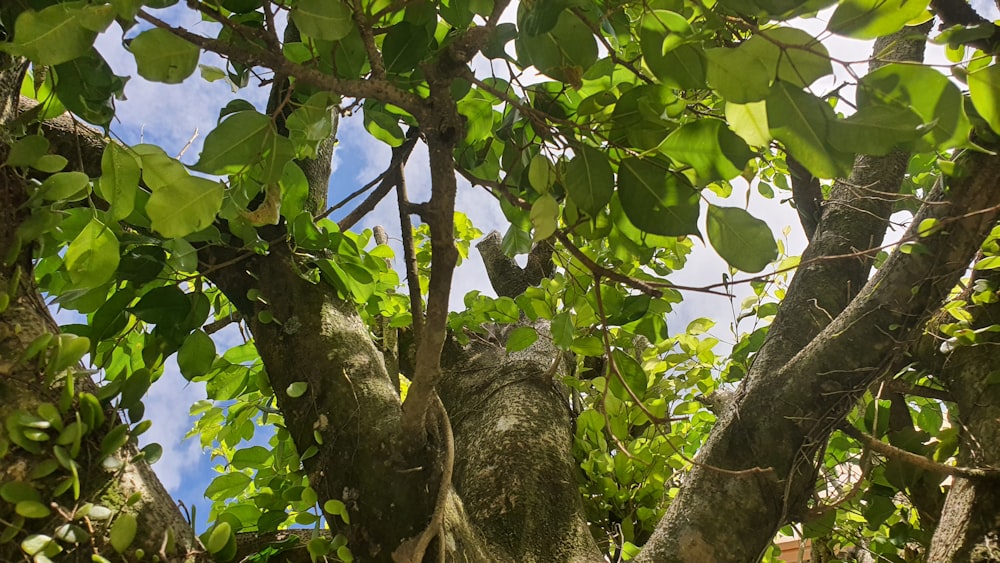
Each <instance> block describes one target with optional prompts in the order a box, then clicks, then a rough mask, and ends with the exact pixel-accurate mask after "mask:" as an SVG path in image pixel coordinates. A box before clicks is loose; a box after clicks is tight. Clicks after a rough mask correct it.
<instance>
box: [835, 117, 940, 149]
mask: <svg viewBox="0 0 1000 563" xmlns="http://www.w3.org/2000/svg"><path fill="white" fill-rule="evenodd" d="M922 124H923V122H922V120H921V119H920V116H919V115H917V114H915V113H913V110H911V109H910V108H907V107H902V106H886V105H877V106H866V107H863V108H860V109H858V111H856V112H855V113H854V114H853V115H851V116H850V117H848V118H847V119H844V120H841V121H835V122H833V123H832V124H831V125H832V127H831V129H830V144H831V145H832V146H833V147H834V148H836V149H838V150H841V151H844V152H856V153H858V154H871V155H877V156H881V155H886V154H889V152H890V151H892V149H893V148H895V147H897V146H898V145H900V144H902V143H907V142H910V141H915V140H917V139H919V138H920V137H921V136H922V135H923V134H924V131H923V130H922V128H921V125H922Z"/></svg>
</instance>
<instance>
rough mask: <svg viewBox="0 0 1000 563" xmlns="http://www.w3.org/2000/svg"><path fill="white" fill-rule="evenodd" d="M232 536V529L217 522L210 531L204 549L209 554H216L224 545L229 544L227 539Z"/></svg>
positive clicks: (223, 523)
mask: <svg viewBox="0 0 1000 563" xmlns="http://www.w3.org/2000/svg"><path fill="white" fill-rule="evenodd" d="M232 535H233V529H232V527H231V526H230V525H229V523H228V522H219V523H218V524H216V525H215V527H214V528H213V529H212V533H211V534H210V535H209V536H208V542H207V543H206V544H205V549H207V550H208V552H209V553H213V554H214V553H218V552H220V551H222V550H223V549H225V547H226V544H227V543H229V537H230V536H232Z"/></svg>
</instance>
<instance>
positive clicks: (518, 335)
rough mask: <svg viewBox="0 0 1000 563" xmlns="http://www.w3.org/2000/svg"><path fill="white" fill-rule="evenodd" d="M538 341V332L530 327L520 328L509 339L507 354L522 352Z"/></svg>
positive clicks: (512, 332) (513, 331)
mask: <svg viewBox="0 0 1000 563" xmlns="http://www.w3.org/2000/svg"><path fill="white" fill-rule="evenodd" d="M536 340H538V332H536V331H535V329H534V328H532V327H530V326H519V327H517V328H515V329H514V330H512V331H511V332H510V335H509V336H508V337H507V353H508V354H510V353H513V352H520V351H521V350H524V349H526V348H528V346H531V345H532V344H534V343H535V341H536Z"/></svg>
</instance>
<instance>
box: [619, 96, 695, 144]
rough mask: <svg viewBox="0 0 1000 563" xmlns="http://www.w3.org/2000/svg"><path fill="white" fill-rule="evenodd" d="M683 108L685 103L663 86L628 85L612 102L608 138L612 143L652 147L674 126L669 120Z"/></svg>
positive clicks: (681, 111) (660, 141)
mask: <svg viewBox="0 0 1000 563" xmlns="http://www.w3.org/2000/svg"><path fill="white" fill-rule="evenodd" d="M684 109H685V103H684V102H683V101H682V100H681V99H680V98H678V97H677V95H676V94H674V92H673V91H672V90H671V89H670V88H669V87H667V86H663V85H661V84H645V85H642V86H637V87H635V88H632V89H631V90H629V91H628V92H625V93H624V94H622V97H621V98H619V100H618V101H617V102H616V103H615V109H614V112H613V113H612V115H611V120H612V121H611V135H610V136H609V138H608V140H609V141H610V142H611V144H612V145H624V146H628V147H634V148H637V149H641V150H653V149H656V148H657V147H659V146H660V143H662V142H663V139H664V138H666V136H667V134H668V133H670V130H671V129H673V128H674V127H675V126H676V124H675V122H672V121H671V120H669V119H670V118H672V117H677V116H679V115H680V114H681V113H683V112H684Z"/></svg>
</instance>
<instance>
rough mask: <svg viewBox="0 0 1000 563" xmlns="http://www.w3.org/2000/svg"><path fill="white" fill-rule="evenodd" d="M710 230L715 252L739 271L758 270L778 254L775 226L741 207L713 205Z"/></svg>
mask: <svg viewBox="0 0 1000 563" xmlns="http://www.w3.org/2000/svg"><path fill="white" fill-rule="evenodd" d="M706 230H707V233H708V241H709V242H710V243H711V244H712V247H713V248H715V251H716V252H718V253H719V256H722V258H723V259H724V260H725V261H726V262H728V263H729V265H730V266H732V267H734V268H736V269H738V270H743V271H744V272H750V273H756V272H759V271H761V270H763V269H764V268H765V267H766V266H767V265H768V264H770V263H771V262H772V261H773V260H774V259H776V258H777V257H778V245H777V244H776V243H775V242H774V235H773V234H771V228H770V227H768V226H767V223H766V222H764V221H761V220H760V219H758V218H756V217H754V216H753V215H750V214H749V213H747V212H746V211H745V210H743V209H740V208H738V207H719V206H716V205H709V206H708V217H707V219H706Z"/></svg>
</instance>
